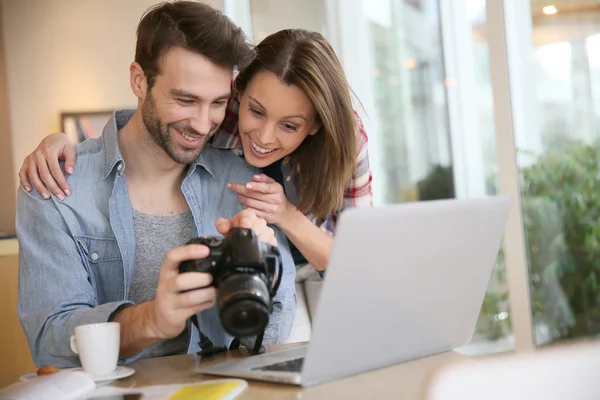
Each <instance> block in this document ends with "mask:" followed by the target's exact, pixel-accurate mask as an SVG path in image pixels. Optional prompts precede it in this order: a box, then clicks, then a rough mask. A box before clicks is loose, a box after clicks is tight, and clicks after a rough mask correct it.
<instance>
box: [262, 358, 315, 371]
mask: <svg viewBox="0 0 600 400" xmlns="http://www.w3.org/2000/svg"><path fill="white" fill-rule="evenodd" d="M303 362H304V357H300V358H295V359H293V360H288V361H283V362H279V363H276V364H271V365H267V366H264V367H256V368H252V370H258V371H285V372H300V371H302V363H303Z"/></svg>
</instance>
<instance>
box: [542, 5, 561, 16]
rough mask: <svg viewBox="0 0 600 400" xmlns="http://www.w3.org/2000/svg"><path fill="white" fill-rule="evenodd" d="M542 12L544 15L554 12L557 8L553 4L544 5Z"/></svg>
mask: <svg viewBox="0 0 600 400" xmlns="http://www.w3.org/2000/svg"><path fill="white" fill-rule="evenodd" d="M542 12H543V13H544V14H546V15H552V14H556V13H557V12H558V10H557V9H556V7H554V6H546V7H544V8H543V9H542Z"/></svg>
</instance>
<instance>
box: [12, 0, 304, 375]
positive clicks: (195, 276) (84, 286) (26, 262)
mask: <svg viewBox="0 0 600 400" xmlns="http://www.w3.org/2000/svg"><path fill="white" fill-rule="evenodd" d="M251 57H252V51H251V50H250V49H249V48H248V46H247V44H246V43H245V41H244V37H243V34H242V33H241V30H240V29H239V28H237V27H236V26H235V25H233V24H232V23H231V21H229V20H228V19H227V18H226V17H224V16H223V15H222V14H221V13H220V12H218V11H216V10H214V9H212V8H210V7H209V6H206V5H204V4H201V3H197V2H193V1H182V2H176V3H165V4H161V5H159V6H157V7H154V8H153V9H151V10H150V11H149V12H148V13H147V14H146V15H145V16H144V17H143V19H142V20H141V22H140V24H139V27H138V37H137V44H136V54H135V62H133V63H132V64H131V66H130V85H131V88H132V90H133V92H134V94H135V95H136V96H137V97H138V107H137V109H136V110H129V111H127V110H120V111H116V112H115V113H114V115H113V118H112V119H111V121H109V123H108V124H107V126H106V127H105V129H104V132H103V135H102V136H101V137H100V138H99V139H92V140H88V141H85V142H84V143H82V144H80V145H78V146H77V160H78V168H77V169H76V170H75V171H74V172H73V174H72V175H70V176H69V178H68V180H69V184H70V185H71V187H73V189H74V192H73V194H72V195H71V196H69V197H67V198H66V199H64V200H62V201H60V200H58V199H56V198H52V199H51V201H47V200H44V199H43V198H42V197H41V196H40V195H39V194H38V193H34V192H31V193H27V192H26V191H24V190H23V189H22V188H21V189H20V190H19V195H18V205H17V221H16V222H17V224H16V225H17V235H18V238H19V243H20V268H19V273H20V280H19V283H20V287H19V317H20V319H21V323H22V325H23V328H24V330H25V334H26V336H27V338H28V341H29V346H30V349H31V352H32V357H33V360H34V362H35V363H36V365H37V366H41V365H55V366H58V367H70V366H74V365H78V364H79V362H78V358H77V356H76V355H75V354H73V353H72V351H71V350H70V347H69V336H70V335H71V334H72V333H73V330H74V328H75V327H76V326H78V325H83V324H87V323H97V322H105V321H116V322H119V323H120V324H121V349H120V358H121V360H122V362H125V363H127V362H131V361H133V360H135V359H137V358H140V357H151V356H163V355H168V354H177V353H185V352H195V351H198V350H199V347H198V345H197V342H198V333H197V332H196V331H195V329H192V328H191V327H190V324H189V323H188V322H187V321H188V320H189V318H190V316H192V315H195V314H198V313H199V314H198V318H199V324H200V329H201V330H202V331H203V333H204V334H206V335H207V336H208V337H209V338H210V339H212V341H213V342H214V344H215V345H217V346H218V345H229V344H230V342H231V340H232V338H231V336H229V335H227V334H226V333H225V332H224V330H223V328H222V326H221V324H220V321H219V318H218V312H217V310H216V307H213V304H214V298H215V289H214V288H212V287H207V285H209V284H210V283H211V276H210V275H209V274H202V273H195V272H190V273H186V274H179V273H178V265H179V263H181V262H182V261H184V260H189V259H194V258H202V257H206V256H207V255H208V249H207V248H206V247H204V246H191V245H190V246H182V245H183V244H184V243H185V242H187V240H188V239H189V238H190V237H192V236H204V235H212V234H217V233H220V234H226V233H227V232H228V231H229V229H230V228H231V227H233V226H241V227H247V228H252V229H254V231H255V232H256V234H257V235H258V236H259V237H260V238H261V239H262V240H263V241H266V242H270V243H275V242H276V240H275V236H277V239H279V240H278V243H279V247H280V251H281V253H282V256H283V259H284V276H283V280H282V283H281V286H280V288H279V291H278V294H277V296H276V297H275V302H274V311H273V313H272V315H271V319H270V322H269V325H268V327H267V330H266V333H265V343H273V342H281V341H283V340H285V339H286V338H287V336H288V334H289V332H290V330H291V326H292V319H293V315H294V309H295V292H294V278H295V268H294V265H293V260H292V258H291V255H290V253H289V248H287V245H286V243H287V242H286V240H285V238H284V236H283V235H282V234H281V233H280V232H279V231H277V232H274V231H273V230H272V229H271V228H269V227H267V225H266V222H265V221H264V220H262V219H258V218H257V217H256V216H255V215H254V214H253V213H251V212H248V211H242V209H241V205H240V204H239V202H238V201H237V199H236V196H235V193H233V192H230V191H228V190H227V188H226V185H227V182H229V181H236V182H247V181H248V180H250V179H251V177H252V175H253V174H256V173H258V170H256V169H255V168H253V167H250V166H249V165H248V164H247V163H246V162H245V161H244V159H243V158H240V157H238V156H236V155H235V154H234V153H232V152H228V151H219V150H216V149H213V148H212V147H211V146H206V147H205V146H204V145H205V143H206V141H207V139H208V138H209V137H210V135H212V133H214V131H215V130H216V128H217V127H218V126H219V124H220V123H221V121H222V120H223V117H224V113H225V109H226V105H227V100H228V98H229V96H230V83H231V77H232V71H233V69H234V67H236V66H237V67H243V66H244V64H245V63H246V62H248V61H249V60H250V59H251ZM75 188H76V190H75ZM219 217H224V218H221V219H219ZM198 288H203V289H198Z"/></svg>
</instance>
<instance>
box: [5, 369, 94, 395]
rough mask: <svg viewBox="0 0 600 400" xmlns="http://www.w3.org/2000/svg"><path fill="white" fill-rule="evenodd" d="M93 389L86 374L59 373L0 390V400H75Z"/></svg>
mask: <svg viewBox="0 0 600 400" xmlns="http://www.w3.org/2000/svg"><path fill="white" fill-rule="evenodd" d="M95 388H96V383H95V382H94V380H93V379H92V378H91V377H90V376H89V375H87V374H86V373H84V372H79V371H61V372H57V373H55V374H52V375H46V376H39V377H36V378H34V379H32V380H30V381H27V382H18V383H14V384H12V385H10V386H8V387H6V388H4V389H2V390H0V400H13V399H19V400H56V399H64V400H75V399H79V398H81V396H83V395H85V394H86V393H89V392H91V391H92V390H94V389H95Z"/></svg>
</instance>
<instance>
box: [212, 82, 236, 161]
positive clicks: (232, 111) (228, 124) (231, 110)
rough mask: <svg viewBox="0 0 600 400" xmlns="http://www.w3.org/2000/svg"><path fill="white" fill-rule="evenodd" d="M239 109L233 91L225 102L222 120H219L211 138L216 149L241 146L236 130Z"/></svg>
mask: <svg viewBox="0 0 600 400" xmlns="http://www.w3.org/2000/svg"><path fill="white" fill-rule="evenodd" d="M239 111H240V103H239V101H238V99H237V95H236V94H235V93H234V94H233V95H232V97H231V98H230V99H229V103H228V104H227V109H226V110H225V118H223V122H221V125H220V126H219V128H218V129H217V131H216V132H215V134H214V136H213V138H212V146H213V147H216V148H217V149H235V148H240V147H241V146H242V144H241V142H240V133H239V131H238V116H239Z"/></svg>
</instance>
